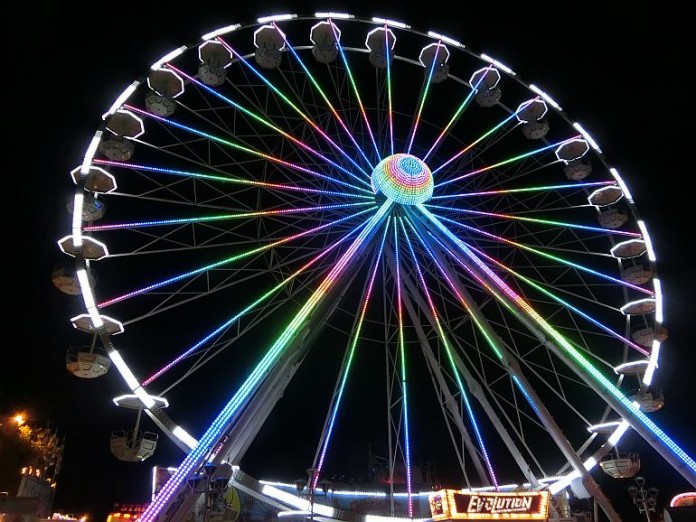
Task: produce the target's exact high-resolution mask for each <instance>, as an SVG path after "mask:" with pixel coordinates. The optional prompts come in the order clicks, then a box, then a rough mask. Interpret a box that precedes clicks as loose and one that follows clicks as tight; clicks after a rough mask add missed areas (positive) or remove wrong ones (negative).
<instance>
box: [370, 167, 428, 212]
mask: <svg viewBox="0 0 696 522" xmlns="http://www.w3.org/2000/svg"><path fill="white" fill-rule="evenodd" d="M372 190H374V191H375V194H376V193H377V192H381V193H382V194H384V195H385V196H386V197H387V198H389V199H391V200H392V201H395V202H396V203H401V204H403V205H416V204H418V203H423V202H425V201H428V200H429V199H430V197H431V196H432V195H433V174H432V172H430V169H429V168H428V166H427V165H426V164H425V163H424V162H423V161H421V160H420V159H418V158H416V157H415V156H412V155H411V154H393V155H391V156H388V157H386V158H384V159H383V160H382V161H380V162H379V164H378V165H377V166H376V167H375V170H373V171H372Z"/></svg>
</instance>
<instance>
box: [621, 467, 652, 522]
mask: <svg viewBox="0 0 696 522" xmlns="http://www.w3.org/2000/svg"><path fill="white" fill-rule="evenodd" d="M635 482H636V485H635V486H629V487H628V494H629V495H631V500H633V504H635V506H636V507H637V508H638V512H639V513H645V518H646V520H647V521H648V522H652V519H651V518H650V512H654V511H655V506H656V505H657V493H658V491H659V490H658V489H657V488H647V489H645V478H643V477H636V478H635Z"/></svg>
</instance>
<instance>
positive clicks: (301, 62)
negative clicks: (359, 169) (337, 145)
mask: <svg viewBox="0 0 696 522" xmlns="http://www.w3.org/2000/svg"><path fill="white" fill-rule="evenodd" d="M327 21H328V23H329V25H330V26H331V31H332V32H333V35H334V38H335V40H336V45H337V47H338V50H339V52H340V53H341V56H342V57H343V60H344V64H345V66H346V73H347V74H348V78H349V80H350V84H351V86H352V87H353V92H354V93H355V96H356V99H357V100H358V105H359V106H360V111H361V113H362V116H363V119H364V120H365V124H366V125H367V129H368V132H369V133H370V137H371V138H372V144H373V145H374V147H375V153H376V154H377V157H378V158H379V150H377V143H376V142H375V138H374V135H373V134H372V129H371V128H370V123H369V121H368V120H367V114H366V113H365V108H364V106H363V103H362V100H361V99H360V94H359V93H358V89H357V87H356V85H355V81H354V79H353V75H352V74H351V71H350V67H349V66H348V62H347V60H346V59H345V55H344V54H343V49H342V47H341V41H340V39H339V38H338V35H337V34H336V28H335V26H334V24H333V22H332V21H331V19H330V18H329V19H328V20H327ZM273 26H274V27H275V28H276V29H278V25H277V24H276V23H275V22H273ZM278 32H279V33H280V34H281V35H283V41H284V42H285V43H286V44H287V46H288V49H290V53H291V54H292V55H293V56H294V57H295V59H296V60H297V62H298V63H299V64H300V67H302V70H303V71H304V72H305V74H306V75H307V78H308V79H309V81H310V82H312V85H314V87H315V88H316V90H317V92H319V95H320V96H321V97H322V99H323V100H324V102H326V105H327V106H328V108H329V109H330V110H331V113H332V114H333V115H334V118H336V121H338V123H339V125H340V126H341V128H342V129H343V130H344V131H345V133H346V135H347V136H348V137H349V138H350V140H351V141H352V142H353V145H354V146H355V149H356V150H357V151H358V152H359V153H360V155H361V156H362V157H363V159H364V160H365V162H366V163H367V164H368V165H369V167H370V169H372V167H373V165H372V162H371V161H370V159H369V158H368V157H367V155H366V154H365V151H363V149H362V147H361V146H360V144H358V142H357V141H356V140H355V136H353V132H352V131H351V129H349V128H348V126H347V125H346V123H345V122H344V121H343V118H341V115H340V114H339V113H338V111H337V110H336V108H335V107H334V106H333V104H332V103H331V101H330V100H329V98H328V96H326V93H325V92H324V90H323V89H322V88H321V86H320V85H319V83H318V82H317V81H316V79H315V78H314V76H313V75H312V73H311V72H310V70H309V69H308V68H307V66H306V65H305V63H304V61H303V60H302V58H300V56H299V55H298V54H297V51H295V49H294V47H293V46H292V45H290V42H288V39H287V38H286V37H285V34H284V33H283V32H282V31H281V30H280V29H278Z"/></svg>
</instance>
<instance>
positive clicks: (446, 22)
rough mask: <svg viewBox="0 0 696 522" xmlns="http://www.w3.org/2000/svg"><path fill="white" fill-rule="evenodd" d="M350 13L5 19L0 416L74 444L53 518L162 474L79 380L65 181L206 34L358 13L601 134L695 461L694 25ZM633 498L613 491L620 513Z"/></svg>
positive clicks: (215, 9)
mask: <svg viewBox="0 0 696 522" xmlns="http://www.w3.org/2000/svg"><path fill="white" fill-rule="evenodd" d="M295 4H297V3H295ZM343 4H345V5H349V6H351V7H342V6H341V3H338V4H337V3H335V2H334V3H332V4H330V5H322V4H316V3H315V4H314V5H310V4H304V3H301V4H297V5H301V7H300V8H299V9H297V8H295V9H293V7H292V5H293V4H287V3H283V2H271V3H258V4H256V8H254V9H252V8H249V7H243V8H241V10H240V8H237V7H235V3H232V2H225V3H220V4H217V5H215V4H213V5H211V4H210V3H206V4H205V5H199V4H196V3H195V2H193V3H188V5H182V6H176V7H175V6H174V4H171V6H164V5H158V6H157V7H155V6H154V5H150V4H142V3H136V2H120V3H117V4H114V3H111V4H103V3H102V4H99V5H96V4H94V5H92V4H90V6H89V8H88V9H87V10H84V11H83V12H80V14H79V16H78V15H77V14H76V13H72V12H71V11H70V10H71V8H69V7H67V6H66V5H65V4H61V5H60V6H57V5H51V7H49V8H47V9H42V10H34V9H33V8H30V7H26V6H25V5H23V6H21V7H20V6H17V7H16V8H15V9H16V11H17V12H18V13H19V19H11V20H9V21H8V22H9V23H8V24H7V25H9V27H7V28H6V31H4V36H3V37H4V39H5V45H4V48H5V59H4V60H3V63H4V64H5V78H6V82H5V84H6V87H9V92H10V94H6V95H5V96H6V104H5V118H4V121H5V133H4V136H5V137H4V138H3V143H2V144H3V150H4V152H5V156H4V157H5V161H4V165H5V169H4V176H5V179H6V190H5V199H6V201H5V205H4V206H3V208H4V212H5V215H6V217H5V219H4V222H5V223H6V227H7V230H9V231H10V238H11V239H10V240H9V241H7V242H6V244H5V252H6V253H7V254H9V260H8V259H6V260H5V261H6V262H5V264H4V267H5V268H4V270H5V272H6V275H5V280H6V281H7V282H8V283H9V285H7V286H6V293H5V299H4V300H3V305H2V307H3V317H4V318H5V328H4V330H5V342H4V346H3V348H2V359H3V362H2V363H1V366H0V414H9V413H12V412H13V411H15V410H17V409H22V410H25V411H28V412H30V415H31V417H32V418H33V419H34V421H35V422H39V423H49V424H50V425H52V426H57V428H58V429H59V431H60V432H62V434H63V435H64V437H65V447H66V453H65V460H64V464H63V472H62V474H61V476H60V477H59V482H58V490H57V496H56V507H57V508H64V509H66V510H74V511H81V510H83V509H85V510H89V509H93V510H94V511H95V512H102V511H103V510H105V509H107V508H108V506H110V505H111V504H112V503H113V502H117V501H125V502H129V501H132V502H139V501H143V500H145V499H146V493H144V492H145V491H146V489H147V488H148V478H147V477H148V473H149V471H148V470H149V466H146V467H147V470H143V469H141V470H137V471H136V470H135V467H134V466H133V465H129V464H126V463H122V462H118V461H117V460H115V459H114V458H113V457H112V456H111V455H110V453H109V450H108V433H109V432H110V430H111V429H115V428H118V427H126V426H123V425H122V424H123V423H127V422H129V421H124V420H123V418H122V417H119V416H118V414H119V413H120V412H117V411H115V410H116V408H115V407H114V406H113V405H112V403H111V402H110V397H111V396H113V394H114V393H115V390H112V389H108V388H109V385H108V384H103V383H101V384H100V383H95V382H89V383H84V382H77V379H76V378H75V377H73V376H72V375H70V374H69V373H68V372H67V371H66V370H65V365H64V357H65V350H66V349H67V347H68V346H69V345H70V344H72V342H73V341H72V333H73V329H72V326H71V325H70V324H69V319H70V317H69V315H68V314H67V313H66V312H65V308H64V303H65V296H64V295H62V294H60V293H59V292H58V291H57V290H56V288H55V287H54V286H53V285H52V283H51V279H50V274H51V269H52V268H53V266H54V265H56V264H57V263H58V262H60V261H63V260H64V259H63V258H62V257H61V254H60V252H59V251H58V249H57V247H56V241H57V240H58V239H59V238H60V237H62V236H64V235H66V234H67V233H68V230H69V215H68V213H67V211H66V203H67V198H68V196H69V194H70V191H71V190H72V182H71V181H70V179H69V172H70V170H72V169H73V168H75V166H77V165H78V164H79V163H80V161H81V157H82V153H83V151H84V148H85V146H86V144H87V142H88V140H89V139H90V138H91V136H92V135H93V133H94V130H95V129H96V128H97V126H98V125H99V123H100V117H101V114H102V113H103V112H104V111H105V110H106V109H107V108H108V107H109V105H110V104H111V101H112V100H113V99H114V98H115V96H116V95H117V94H118V93H120V92H121V91H122V90H123V89H124V87H125V86H126V85H128V84H129V83H130V82H131V81H132V80H133V79H135V78H136V77H139V76H140V75H141V74H143V72H144V71H145V70H146V68H147V66H148V65H149V64H151V63H152V62H153V61H154V60H156V59H157V58H159V57H160V56H161V55H163V54H164V53H165V52H168V51H169V50H171V49H173V48H175V47H177V46H178V45H181V44H183V43H188V42H190V41H191V40H193V39H195V38H197V37H198V36H199V35H200V34H202V33H204V32H207V31H209V30H212V29H215V28H218V27H222V26H225V25H229V24H231V23H235V22H242V23H243V22H250V21H252V20H253V19H255V18H256V17H258V16H263V15H267V14H273V13H276V12H290V11H296V12H305V13H311V12H314V11H315V10H335V11H342V10H345V11H349V12H352V13H355V14H358V15H361V16H366V17H369V16H382V17H385V18H393V19H397V20H403V21H406V22H408V23H410V24H411V25H412V26H414V27H417V28H419V29H422V30H424V31H427V30H430V29H432V30H435V31H438V32H441V33H443V34H447V35H451V36H452V37H455V38H457V39H458V40H460V41H462V42H463V43H465V44H466V45H467V46H468V47H470V48H471V49H473V50H476V51H479V52H485V53H487V54H489V55H491V56H494V57H496V58H498V59H500V60H501V61H502V62H504V63H506V64H508V65H510V66H511V67H513V68H514V69H515V70H516V71H517V72H518V74H520V75H522V76H523V77H524V78H525V79H527V80H528V81H529V82H530V83H536V84H538V85H542V86H544V88H545V89H546V90H547V92H549V93H553V95H554V97H555V98H556V99H557V100H558V101H559V103H561V105H563V107H564V109H565V110H566V112H567V113H569V114H571V115H574V116H575V117H576V118H577V119H578V120H580V121H582V122H583V125H584V126H585V128H587V129H591V130H592V134H593V136H594V137H595V138H596V139H597V141H598V142H599V143H600V144H602V148H603V150H604V152H605V155H606V156H607V157H608V158H609V159H610V161H611V162H613V164H614V165H615V166H616V167H617V168H618V169H619V170H620V171H621V172H622V174H623V175H624V178H625V179H626V180H627V182H628V183H629V186H630V187H631V189H632V193H633V196H634V199H635V201H636V204H637V207H638V210H639V212H640V215H641V216H642V217H643V219H644V220H645V222H646V223H647V225H648V227H649V230H650V233H651V236H652V238H653V242H654V247H655V250H656V252H657V257H658V264H657V267H658V270H659V275H660V279H661V281H662V288H663V292H664V294H665V325H666V326H667V328H668V329H669V332H670V336H669V339H668V340H667V342H666V343H665V345H664V346H663V357H662V364H661V366H660V370H659V374H658V384H659V385H660V386H662V387H663V389H664V392H665V396H666V405H665V407H664V408H663V410H661V411H659V412H657V413H655V414H654V417H653V418H654V420H655V421H656V422H657V423H658V424H659V425H660V426H661V427H662V428H663V429H664V430H665V431H666V432H667V433H669V434H671V435H672V436H673V437H674V439H675V440H676V441H677V442H678V443H680V444H681V445H682V447H683V448H684V449H686V450H687V451H688V452H689V453H690V454H691V455H694V449H695V448H696V430H695V428H694V425H695V423H694V420H693V411H694V396H696V388H694V385H693V374H694V371H696V364H694V363H695V361H696V357H695V356H694V346H695V344H694V341H695V340H696V339H695V338H694V336H693V334H692V332H693V325H692V318H693V313H692V308H693V307H692V303H693V298H694V295H695V294H696V276H694V270H693V263H692V260H693V252H692V251H691V247H690V245H691V240H692V232H693V227H692V223H691V222H692V212H691V210H692V207H693V202H692V195H693V190H692V181H691V180H690V179H689V178H690V177H691V170H692V167H691V164H692V161H691V155H692V154H691V150H690V148H689V142H688V141H687V136H688V132H689V129H690V128H691V125H690V124H689V122H690V121H691V119H692V117H693V109H692V104H691V102H690V97H691V94H690V83H689V80H688V74H689V65H690V63H691V62H692V61H693V59H692V57H691V56H690V55H687V52H686V44H687V40H688V38H687V32H686V31H685V30H684V26H685V20H684V15H683V14H680V13H677V12H673V11H667V10H666V9H664V8H660V7H659V6H658V7H655V6H652V7H651V10H650V11H649V12H648V11H641V10H635V11H631V12H617V10H616V9H611V10H609V9H605V8H604V6H605V3H602V2H590V3H589V4H588V3H575V4H572V5H570V4H567V3H566V4H558V3H547V4H539V3H534V4H528V5H525V4H524V3H521V2H519V3H514V5H515V6H514V7H510V6H509V5H505V4H504V3H485V2H478V3H476V5H474V3H466V5H465V4H462V7H461V8H460V9H461V10H462V11H461V12H460V13H459V14H457V15H456V16H455V15H454V14H453V13H452V11H451V9H449V8H446V7H445V4H442V3H441V4H439V5H435V4H427V3H420V4H419V5H418V6H412V7H408V8H406V7H404V6H403V5H398V4H392V3H387V2H370V3H366V2H360V4H358V5H363V8H362V9H359V8H358V7H356V5H355V4H354V3H351V2H347V3H346V2H343ZM380 4H382V5H381V6H380ZM468 4H471V5H468ZM315 6H316V9H315ZM477 6H478V7H477ZM82 9H84V8H82ZM8 30H9V32H7V31H8ZM630 440H631V441H632V442H634V443H635V445H636V447H637V448H638V449H639V450H640V449H641V448H642V449H643V450H644V453H645V459H646V462H648V464H647V465H646V466H645V467H644V475H645V476H646V478H647V479H648V482H649V483H651V484H653V485H656V486H660V487H661V491H662V493H661V495H663V497H662V499H663V501H664V500H665V499H667V498H669V497H670V496H671V495H672V494H674V493H677V492H679V491H682V490H684V489H685V488H686V487H687V486H686V485H685V483H684V481H683V479H682V478H681V477H680V476H679V475H678V474H677V473H676V472H674V471H673V470H671V469H668V466H667V464H666V463H664V462H662V461H661V460H660V459H659V458H658V457H656V455H655V454H654V451H652V450H651V449H650V448H645V443H644V442H643V441H642V440H641V439H639V438H638V437H636V436H633V438H631V439H630ZM163 446H164V447H163V451H162V454H161V455H158V457H157V458H159V459H161V460H160V461H159V462H161V463H163V464H173V463H174V462H173V459H176V458H179V457H178V456H177V455H178V454H177V451H176V450H175V449H173V448H171V447H167V444H164V445H163ZM167 459H170V462H166V460H167ZM662 484H664V485H662ZM627 485H628V484H627V483H626V482H623V483H621V484H619V485H616V484H614V485H608V486H607V487H608V489H609V490H610V491H611V492H612V494H615V495H616V496H617V498H618V499H619V500H617V502H618V504H620V505H623V506H624V507H625V505H626V503H627V494H626V493H625V487H626V486H627ZM629 508H630V510H633V507H632V506H629ZM634 515H637V513H633V512H631V516H634Z"/></svg>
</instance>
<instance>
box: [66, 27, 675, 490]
mask: <svg viewBox="0 0 696 522" xmlns="http://www.w3.org/2000/svg"><path fill="white" fill-rule="evenodd" d="M295 18H296V17H293V16H290V17H285V16H275V17H267V18H260V19H259V20H258V21H257V24H250V25H247V26H241V25H235V26H228V27H225V28H221V29H220V30H218V31H214V32H211V33H208V34H206V35H204V36H203V37H202V41H203V42H206V41H212V40H213V39H214V38H217V37H218V36H221V35H224V34H227V33H229V32H232V31H237V30H240V29H247V28H253V27H257V26H259V27H261V28H263V27H266V26H268V24H269V23H273V22H279V23H280V22H285V21H288V20H292V19H295ZM308 18H314V17H308ZM316 19H317V20H319V21H326V20H327V19H330V20H331V21H333V20H336V21H338V20H341V21H343V20H345V21H361V22H367V23H372V24H375V26H376V27H388V29H389V30H392V29H401V30H408V31H411V32H416V33H417V31H414V30H412V29H411V28H410V27H409V26H407V25H405V24H400V23H398V22H393V21H389V20H384V19H379V18H375V19H371V20H367V19H359V18H356V17H349V18H347V17H344V16H343V15H340V14H336V13H325V14H319V13H318V14H317V15H316ZM420 34H421V35H423V36H427V37H430V38H432V39H433V40H434V41H439V42H444V43H446V44H447V45H449V46H451V47H453V48H457V49H459V50H463V51H465V52H467V53H469V54H471V55H473V56H475V57H477V58H479V59H480V60H482V61H483V62H487V63H489V64H491V65H492V66H494V67H495V70H496V71H502V72H503V73H504V74H506V75H507V76H508V77H509V78H512V79H514V80H515V81H517V82H518V83H522V84H523V85H524V86H525V87H526V88H527V89H529V90H530V91H532V92H535V93H536V94H537V95H538V96H539V97H540V98H541V99H543V100H544V101H545V105H546V104H548V105H550V106H551V107H552V110H554V111H555V112H556V113H557V114H558V115H560V116H561V117H562V118H563V119H566V121H567V122H568V123H569V124H570V125H572V126H573V127H574V128H575V129H576V130H577V131H578V132H579V133H580V135H582V137H583V139H584V140H585V141H586V142H587V144H589V146H590V147H591V148H592V149H593V152H594V154H595V155H596V156H597V157H598V158H599V159H600V160H601V161H602V163H604V164H605V166H606V167H607V168H608V170H609V171H610V172H611V173H612V175H613V176H614V178H615V180H616V183H617V184H618V185H619V186H620V187H621V189H622V191H623V194H624V197H626V198H627V199H628V200H629V201H630V202H631V203H632V198H631V197H630V193H629V192H628V190H627V188H626V186H625V184H624V182H623V180H622V179H621V178H620V176H619V174H618V172H617V171H616V170H615V169H613V168H609V167H608V165H606V163H605V160H604V157H603V154H602V151H601V149H600V148H599V146H598V145H597V144H596V143H595V142H594V140H593V139H592V137H591V136H590V135H589V134H588V133H587V132H586V131H584V129H582V127H581V126H580V125H579V124H577V123H572V122H571V121H570V120H568V119H567V118H566V116H565V113H563V111H562V109H561V108H560V107H559V106H558V105H557V104H556V102H555V101H554V100H553V99H552V98H551V97H550V96H548V95H547V94H546V93H544V92H543V91H541V90H540V89H538V88H536V87H535V86H533V85H531V84H530V85H527V84H524V83H523V82H522V81H521V80H520V79H519V77H518V76H517V75H516V74H515V73H514V72H513V71H512V70H511V69H509V68H508V67H507V66H505V65H504V64H502V63H500V62H498V61H497V60H495V59H492V58H490V57H488V56H487V55H484V54H481V55H476V54H474V53H471V52H470V51H469V50H468V49H466V48H465V47H464V46H463V45H462V44H460V43H459V42H457V41H456V40H453V39H451V38H448V37H445V36H443V35H439V34H436V33H428V34H427V35H426V34H425V33H420ZM199 44H200V42H197V43H196V46H197V45H199ZM191 49H192V47H186V46H182V47H180V48H177V49H176V50H174V51H172V52H171V53H168V54H167V55H165V56H163V57H162V58H161V59H160V60H158V61H157V62H155V63H154V64H153V65H152V67H151V70H152V71H156V70H159V69H162V68H166V66H167V63H168V62H170V61H171V60H174V59H175V58H176V57H177V56H179V55H181V54H183V53H184V52H186V51H188V50H191ZM355 50H357V49H355ZM360 51H361V52H366V51H365V50H364V49H360ZM394 59H402V60H404V61H410V62H411V63H414V64H415V63H417V62H416V61H414V60H409V59H407V58H402V57H399V56H398V55H394ZM450 77H452V78H456V77H453V76H452V75H450ZM455 81H456V79H455ZM460 82H461V83H462V84H467V82H464V81H462V80H460ZM140 83H141V82H140V81H138V82H134V83H133V84H132V85H131V86H129V87H128V88H127V89H126V90H125V91H124V93H123V94H122V95H121V96H119V97H118V98H117V99H116V100H115V102H114V104H113V105H112V107H111V108H110V109H109V110H108V111H107V112H106V113H105V114H104V119H105V120H107V119H108V117H110V116H112V115H114V114H116V113H117V112H119V111H121V110H122V107H123V105H124V104H125V103H126V102H127V101H128V99H129V97H130V96H131V95H132V94H133V92H134V91H135V90H136V89H137V88H138V86H139V85H140ZM518 110H519V109H518ZM508 111H510V110H509V109H508ZM102 132H103V131H102V130H100V131H98V132H97V134H96V135H95V139H94V140H93V142H92V144H91V145H90V147H89V149H88V151H87V153H86V155H85V158H84V161H83V164H82V166H81V168H80V169H79V175H80V176H81V177H85V176H87V175H88V174H90V172H93V170H94V169H101V168H100V167H99V166H95V164H94V162H93V160H94V155H95V153H96V150H97V146H98V144H99V141H100V139H101V138H102ZM431 183H432V178H431ZM81 188H82V187H80V186H78V191H77V192H76V197H75V201H74V208H76V209H77V208H82V205H83V192H82V190H80V189H81ZM430 188H431V189H432V187H430ZM425 192H426V193H427V192H428V189H426V190H425ZM397 202H401V201H397ZM416 202H417V203H420V202H421V201H416ZM75 216H76V217H75V221H74V223H73V234H72V235H71V236H69V237H70V240H69V241H70V242H72V245H71V248H72V250H73V252H74V253H75V257H76V259H77V260H78V264H82V263H84V258H81V251H82V247H83V239H84V238H83V235H82V223H81V220H80V213H79V212H75ZM639 225H640V226H641V229H642V231H643V234H642V239H643V240H644V241H645V243H646V245H647V247H648V249H649V254H650V256H651V258H652V259H653V260H654V254H653V253H652V251H651V250H652V247H651V245H650V241H649V236H648V235H647V231H646V230H645V228H644V225H642V223H639ZM66 240H67V238H63V239H62V240H61V241H60V242H59V243H60V244H61V248H63V247H62V245H63V244H64V243H65V242H66ZM88 241H89V242H91V243H94V242H95V240H93V239H91V238H89V239H88ZM86 265H87V263H85V266H86ZM78 278H79V281H80V285H81V288H82V293H83V296H84V299H85V306H86V310H87V314H86V317H83V318H82V319H87V318H88V319H87V320H89V321H91V322H92V328H93V329H94V330H95V331H98V332H100V335H101V336H103V337H106V338H107V343H106V344H107V345H110V344H111V341H110V336H111V335H112V334H113V333H119V332H118V331H119V327H118V321H117V320H115V319H112V318H110V317H108V316H102V315H101V314H99V311H98V308H97V306H96V304H95V302H94V298H93V291H92V288H91V282H90V281H89V279H88V277H87V275H86V272H85V271H84V270H83V271H82V272H80V271H78ZM655 285H656V292H655V294H656V296H657V303H656V310H657V316H658V318H659V319H658V323H661V317H662V310H661V308H662V302H661V295H660V292H659V280H657V279H655ZM76 319H77V318H76ZM105 320H106V321H105ZM105 323H109V324H113V325H115V328H116V331H115V332H112V333H109V332H107V331H106V330H105V328H104V324H105ZM651 354H652V355H651V357H650V360H649V362H648V363H647V365H648V369H647V371H646V372H645V379H648V380H650V379H652V375H653V373H654V370H655V368H656V366H657V357H658V354H659V340H655V341H654V344H653V350H652V352H651ZM109 356H110V358H111V360H112V362H113V363H114V365H115V366H116V367H117V370H118V371H119V373H120V374H121V376H122V377H123V379H124V380H125V381H126V383H127V385H128V387H129V388H130V391H131V392H132V394H133V395H134V396H135V397H136V398H137V400H139V401H141V402H142V404H143V405H144V407H145V409H146V410H147V411H148V412H150V413H151V414H152V415H153V416H154V417H155V418H157V419H159V420H160V422H161V424H160V427H163V428H164V429H165V431H166V432H167V433H168V434H170V435H171V436H173V437H174V438H175V439H176V440H178V441H179V442H181V443H183V444H184V445H185V446H186V447H188V448H193V447H195V445H196V441H195V440H194V439H193V437H191V436H190V435H188V434H187V433H186V432H185V431H184V430H183V429H182V428H180V427H179V426H176V425H173V424H171V423H170V421H169V420H168V418H167V417H166V416H164V414H163V412H162V411H161V408H162V407H164V406H166V402H165V399H162V398H158V397H154V396H151V395H150V394H148V393H147V391H146V390H145V388H144V387H143V386H142V385H141V383H140V382H138V380H137V379H136V378H135V376H134V374H133V372H132V371H131V370H130V368H129V367H128V365H127V364H126V362H125V361H124V360H123V358H122V357H121V356H120V354H119V353H118V351H116V350H115V348H114V349H112V350H111V351H110V353H109ZM162 419H165V420H164V421H162ZM628 427H629V423H628V422H627V421H625V420H623V421H622V422H621V423H619V424H618V425H616V426H612V427H611V430H612V431H611V435H610V437H609V442H610V443H611V444H612V445H614V446H615V445H616V443H618V442H619V440H620V439H621V437H622V436H623V434H624V433H625V432H626V430H627V428H628ZM604 429H607V427H604ZM596 464H597V462H596V461H592V459H588V460H587V461H586V462H585V465H586V468H587V469H591V468H592V467H594V466H595V465H596ZM577 476H578V474H577V473H576V472H571V473H568V474H567V475H565V476H563V477H562V478H560V479H559V480H557V481H556V482H555V483H554V484H553V485H552V486H551V487H552V488H554V487H555V488H557V489H558V490H560V489H562V488H563V487H565V486H567V485H568V484H569V483H570V481H571V480H572V479H574V478H576V477H577Z"/></svg>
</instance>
